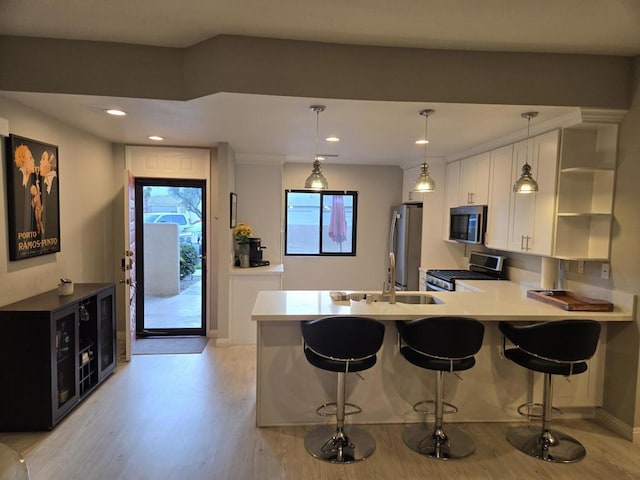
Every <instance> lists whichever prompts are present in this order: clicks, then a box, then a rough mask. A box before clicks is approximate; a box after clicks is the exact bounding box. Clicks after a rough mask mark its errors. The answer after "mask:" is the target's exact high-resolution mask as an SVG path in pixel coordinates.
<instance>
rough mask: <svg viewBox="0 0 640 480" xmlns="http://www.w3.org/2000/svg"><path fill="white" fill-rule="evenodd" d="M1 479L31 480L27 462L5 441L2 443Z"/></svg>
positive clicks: (0, 449)
mask: <svg viewBox="0 0 640 480" xmlns="http://www.w3.org/2000/svg"><path fill="white" fill-rule="evenodd" d="M0 479H1V480H29V469H28V468H27V463H26V462H25V461H24V459H23V458H22V456H20V454H18V452H16V451H15V450H14V449H13V448H11V447H9V446H8V445H5V444H4V443H0Z"/></svg>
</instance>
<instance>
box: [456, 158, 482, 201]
mask: <svg viewBox="0 0 640 480" xmlns="http://www.w3.org/2000/svg"><path fill="white" fill-rule="evenodd" d="M489 164H490V152H485V153H481V154H479V155H474V156H473V157H469V158H465V159H464V160H461V161H460V190H459V201H458V202H459V205H486V204H487V199H488V193H489Z"/></svg>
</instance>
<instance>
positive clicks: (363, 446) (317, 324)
mask: <svg viewBox="0 0 640 480" xmlns="http://www.w3.org/2000/svg"><path fill="white" fill-rule="evenodd" d="M301 329H302V338H303V339H304V354H305V356H306V357H307V360H308V361H309V363H310V364H311V365H313V366H314V367H317V368H320V369H322V370H328V371H331V372H336V373H337V374H338V392H337V398H336V402H335V403H329V404H324V405H321V406H320V407H318V409H317V410H316V412H317V413H318V414H319V415H322V416H326V415H335V416H336V426H335V427H333V426H331V425H323V426H321V427H318V428H316V429H315V430H312V431H311V432H309V433H308V434H307V435H306V436H305V439H304V446H305V448H306V449H307V452H309V453H310V454H311V455H313V456H314V457H316V458H318V459H320V460H324V461H327V462H331V463H352V462H357V461H359V460H364V459H365V458H367V457H368V456H369V455H371V454H372V453H373V451H374V450H375V448H376V442H375V440H374V439H373V437H372V436H371V435H370V434H369V433H367V432H366V431H365V430H363V429H361V428H357V427H353V426H349V427H345V424H344V419H345V415H350V414H353V413H359V412H360V411H361V410H360V408H359V407H357V406H356V405H353V404H348V403H346V401H345V387H346V375H347V373H349V372H360V371H362V370H366V369H368V368H371V367H373V366H374V365H375V363H376V353H377V352H378V350H380V347H381V346H382V339H383V337H384V325H383V324H382V323H380V322H378V321H376V320H374V319H372V318H365V317H339V316H336V317H325V318H320V319H318V320H311V321H308V322H302V323H301ZM327 407H334V411H332V412H331V413H327V411H328V410H327ZM346 407H351V408H352V410H351V411H350V412H348V413H347V412H346Z"/></svg>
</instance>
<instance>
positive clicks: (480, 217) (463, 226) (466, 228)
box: [449, 205, 487, 244]
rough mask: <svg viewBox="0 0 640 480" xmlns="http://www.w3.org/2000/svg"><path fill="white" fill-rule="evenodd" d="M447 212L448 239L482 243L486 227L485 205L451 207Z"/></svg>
mask: <svg viewBox="0 0 640 480" xmlns="http://www.w3.org/2000/svg"><path fill="white" fill-rule="evenodd" d="M449 212H450V213H449V240H455V241H456V242H463V243H474V244H483V243H484V233H485V231H486V228H487V206H486V205H471V206H466V207H453V208H451V209H450V210H449Z"/></svg>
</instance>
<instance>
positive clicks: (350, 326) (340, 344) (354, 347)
mask: <svg viewBox="0 0 640 480" xmlns="http://www.w3.org/2000/svg"><path fill="white" fill-rule="evenodd" d="M300 327H301V329H302V338H303V339H304V342H305V344H306V345H307V346H308V347H309V348H310V349H311V350H313V351H314V352H316V353H317V354H319V355H323V356H326V357H331V358H333V359H336V360H343V361H347V360H356V359H362V358H366V357H370V356H372V355H375V354H376V353H377V352H378V350H380V347H381V346H382V340H383V338H384V325H383V324H382V323H380V322H378V321H377V320H374V319H373V318H367V317H340V316H333V317H324V318H319V319H317V320H311V321H308V322H302V323H301V325H300Z"/></svg>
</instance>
